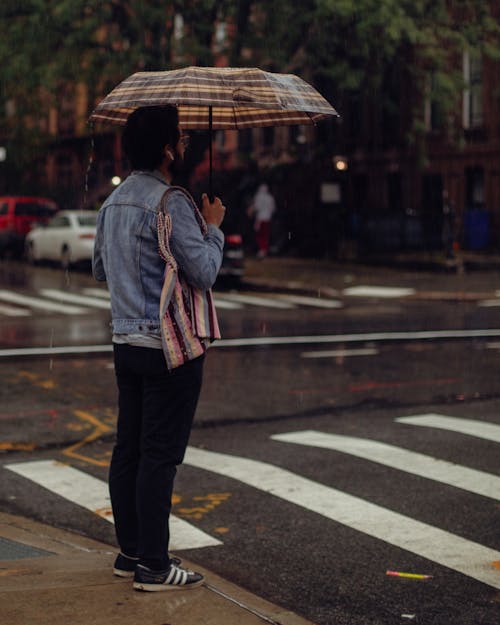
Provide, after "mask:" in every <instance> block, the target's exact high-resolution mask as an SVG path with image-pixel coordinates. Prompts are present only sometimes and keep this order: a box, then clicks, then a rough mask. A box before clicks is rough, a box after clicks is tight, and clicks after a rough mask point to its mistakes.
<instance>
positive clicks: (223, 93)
mask: <svg viewBox="0 0 500 625" xmlns="http://www.w3.org/2000/svg"><path fill="white" fill-rule="evenodd" d="M165 104H173V105H175V106H177V107H178V109H179V122H180V125H181V127H182V128H183V129H186V130H190V129H191V130H194V129H197V130H201V129H207V130H209V132H210V142H209V154H210V156H209V160H210V195H212V130H214V129H215V130H242V129H244V128H253V127H257V126H292V125H302V124H316V122H318V121H320V120H322V119H325V118H327V117H330V116H334V115H338V113H337V112H336V111H335V109H334V108H333V107H332V106H331V105H330V104H329V103H328V102H327V100H325V98H323V96H321V95H320V94H319V93H318V92H317V91H316V89H314V88H313V87H312V86H311V85H309V84H308V83H307V82H305V81H304V80H302V79H301V78H299V77H298V76H295V75H294V74H276V73H271V72H265V71H263V70H261V69H257V68H232V67H193V66H192V67H185V68H183V69H177V70H170V71H162V72H137V73H135V74H132V75H131V76H129V77H128V78H126V79H125V80H124V81H123V82H121V83H120V84H119V85H118V86H117V87H115V88H114V89H113V90H112V91H111V92H110V93H109V94H108V95H107V96H106V97H105V98H104V99H103V100H102V101H101V102H100V103H99V104H98V105H97V107H96V108H95V110H94V112H93V113H92V115H91V116H90V121H91V122H107V123H114V124H125V122H126V121H127V118H128V116H129V115H130V113H132V112H133V111H134V110H135V109H137V108H139V107H141V106H154V105H157V106H161V105H165Z"/></svg>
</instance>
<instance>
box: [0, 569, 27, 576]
mask: <svg viewBox="0 0 500 625" xmlns="http://www.w3.org/2000/svg"><path fill="white" fill-rule="evenodd" d="M9 575H33V571H30V570H28V569H3V570H0V577H8V576H9Z"/></svg>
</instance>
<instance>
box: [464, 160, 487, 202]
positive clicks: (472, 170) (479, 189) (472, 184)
mask: <svg viewBox="0 0 500 625" xmlns="http://www.w3.org/2000/svg"><path fill="white" fill-rule="evenodd" d="M465 193H466V202H467V208H468V209H471V208H483V207H484V169H483V168H482V167H467V168H466V170H465Z"/></svg>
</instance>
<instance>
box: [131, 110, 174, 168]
mask: <svg viewBox="0 0 500 625" xmlns="http://www.w3.org/2000/svg"><path fill="white" fill-rule="evenodd" d="M179 139H180V132H179V113H178V111H177V107H175V106H171V105H170V104H167V105H165V106H143V107H140V108H138V109H136V110H135V111H134V112H133V113H131V115H130V116H129V118H128V119H127V123H126V125H125V130H124V131H123V135H122V147H123V151H124V152H125V155H126V157H127V158H128V160H129V161H130V164H131V166H132V168H133V169H145V170H149V171H152V170H153V169H156V168H157V167H158V166H159V165H160V164H161V162H162V160H163V158H164V156H165V153H164V149H165V146H166V145H167V144H168V145H170V146H171V147H172V148H174V149H175V146H176V145H177V143H178V142H179Z"/></svg>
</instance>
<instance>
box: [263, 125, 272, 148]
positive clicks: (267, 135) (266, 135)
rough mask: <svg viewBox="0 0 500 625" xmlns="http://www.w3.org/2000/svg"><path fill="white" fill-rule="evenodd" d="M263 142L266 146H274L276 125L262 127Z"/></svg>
mask: <svg viewBox="0 0 500 625" xmlns="http://www.w3.org/2000/svg"><path fill="white" fill-rule="evenodd" d="M262 143H263V146H264V147H265V148H272V147H273V146H274V127H273V126H265V127H264V128H263V129H262Z"/></svg>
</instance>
